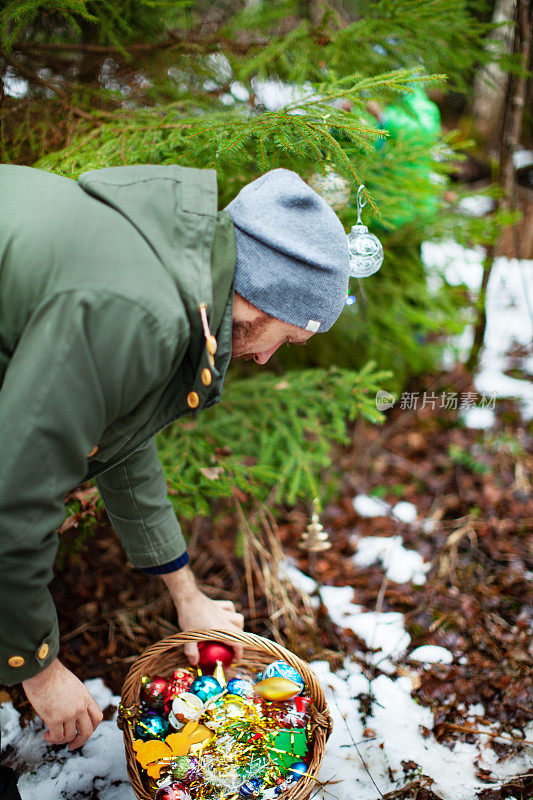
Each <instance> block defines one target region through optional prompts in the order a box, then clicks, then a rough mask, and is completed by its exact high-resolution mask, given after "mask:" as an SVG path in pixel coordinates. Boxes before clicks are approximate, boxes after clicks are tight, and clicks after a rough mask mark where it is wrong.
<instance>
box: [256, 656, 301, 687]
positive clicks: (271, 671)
mask: <svg viewBox="0 0 533 800" xmlns="http://www.w3.org/2000/svg"><path fill="white" fill-rule="evenodd" d="M263 675H264V677H265V678H286V679H287V680H288V681H292V682H293V683H296V684H297V685H298V686H299V687H300V691H302V689H303V688H304V687H305V681H304V679H303V678H302V676H301V675H300V673H299V672H298V670H296V669H294V667H291V665H290V664H287V662H286V661H273V662H272V664H269V665H268V667H265V669H264V672H263Z"/></svg>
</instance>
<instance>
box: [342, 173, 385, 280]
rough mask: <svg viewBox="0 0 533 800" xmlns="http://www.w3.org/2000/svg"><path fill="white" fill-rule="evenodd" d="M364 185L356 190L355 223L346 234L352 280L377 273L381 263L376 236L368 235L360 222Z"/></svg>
mask: <svg viewBox="0 0 533 800" xmlns="http://www.w3.org/2000/svg"><path fill="white" fill-rule="evenodd" d="M364 188H365V187H364V185H363V184H361V186H360V187H359V189H358V190H357V222H356V223H355V225H352V229H351V231H350V233H349V234H348V250H349V253H350V275H351V276H352V277H353V278H367V277H368V276H369V275H373V273H374V272H377V271H378V269H379V268H380V267H381V265H382V263H383V246H382V244H381V242H380V241H379V239H378V238H377V236H374V234H373V233H370V232H369V230H368V228H367V226H366V225H363V223H362V222H361V211H362V210H363V208H364V206H365V205H366V199H365V198H363V189H364Z"/></svg>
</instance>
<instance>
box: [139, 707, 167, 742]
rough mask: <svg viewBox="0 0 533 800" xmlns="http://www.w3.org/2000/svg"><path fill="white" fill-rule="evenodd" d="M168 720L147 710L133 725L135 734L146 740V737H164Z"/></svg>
mask: <svg viewBox="0 0 533 800" xmlns="http://www.w3.org/2000/svg"><path fill="white" fill-rule="evenodd" d="M168 728H169V725H168V722H167V720H166V719H164V718H163V717H160V716H159V714H154V713H153V712H150V711H148V712H147V713H146V714H143V715H142V717H141V718H140V719H139V720H138V722H137V723H136V725H135V736H136V737H137V738H138V739H142V740H143V742H147V741H148V739H164V738H165V736H166V735H167V733H168Z"/></svg>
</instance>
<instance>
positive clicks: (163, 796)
mask: <svg viewBox="0 0 533 800" xmlns="http://www.w3.org/2000/svg"><path fill="white" fill-rule="evenodd" d="M155 800H191V795H190V793H189V790H188V789H187V787H186V786H184V784H183V783H180V782H179V781H172V783H169V784H168V786H162V787H161V788H160V789H158V790H157V794H156V796H155Z"/></svg>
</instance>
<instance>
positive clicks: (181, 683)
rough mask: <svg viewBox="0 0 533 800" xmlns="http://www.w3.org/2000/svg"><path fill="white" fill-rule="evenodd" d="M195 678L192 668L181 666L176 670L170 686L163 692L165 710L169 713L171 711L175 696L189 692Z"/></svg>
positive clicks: (169, 682)
mask: <svg viewBox="0 0 533 800" xmlns="http://www.w3.org/2000/svg"><path fill="white" fill-rule="evenodd" d="M193 680H194V675H193V674H192V672H191V671H190V670H188V669H185V667H180V668H179V669H177V670H175V672H174V674H173V675H172V678H171V679H170V680H169V681H168V686H167V688H166V690H165V692H164V694H163V699H164V703H165V711H166V712H167V714H168V712H169V711H170V708H171V706H172V701H173V700H174V698H175V697H177V696H178V695H179V694H183V693H184V692H188V691H189V689H190V685H191V683H192V682H193Z"/></svg>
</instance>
